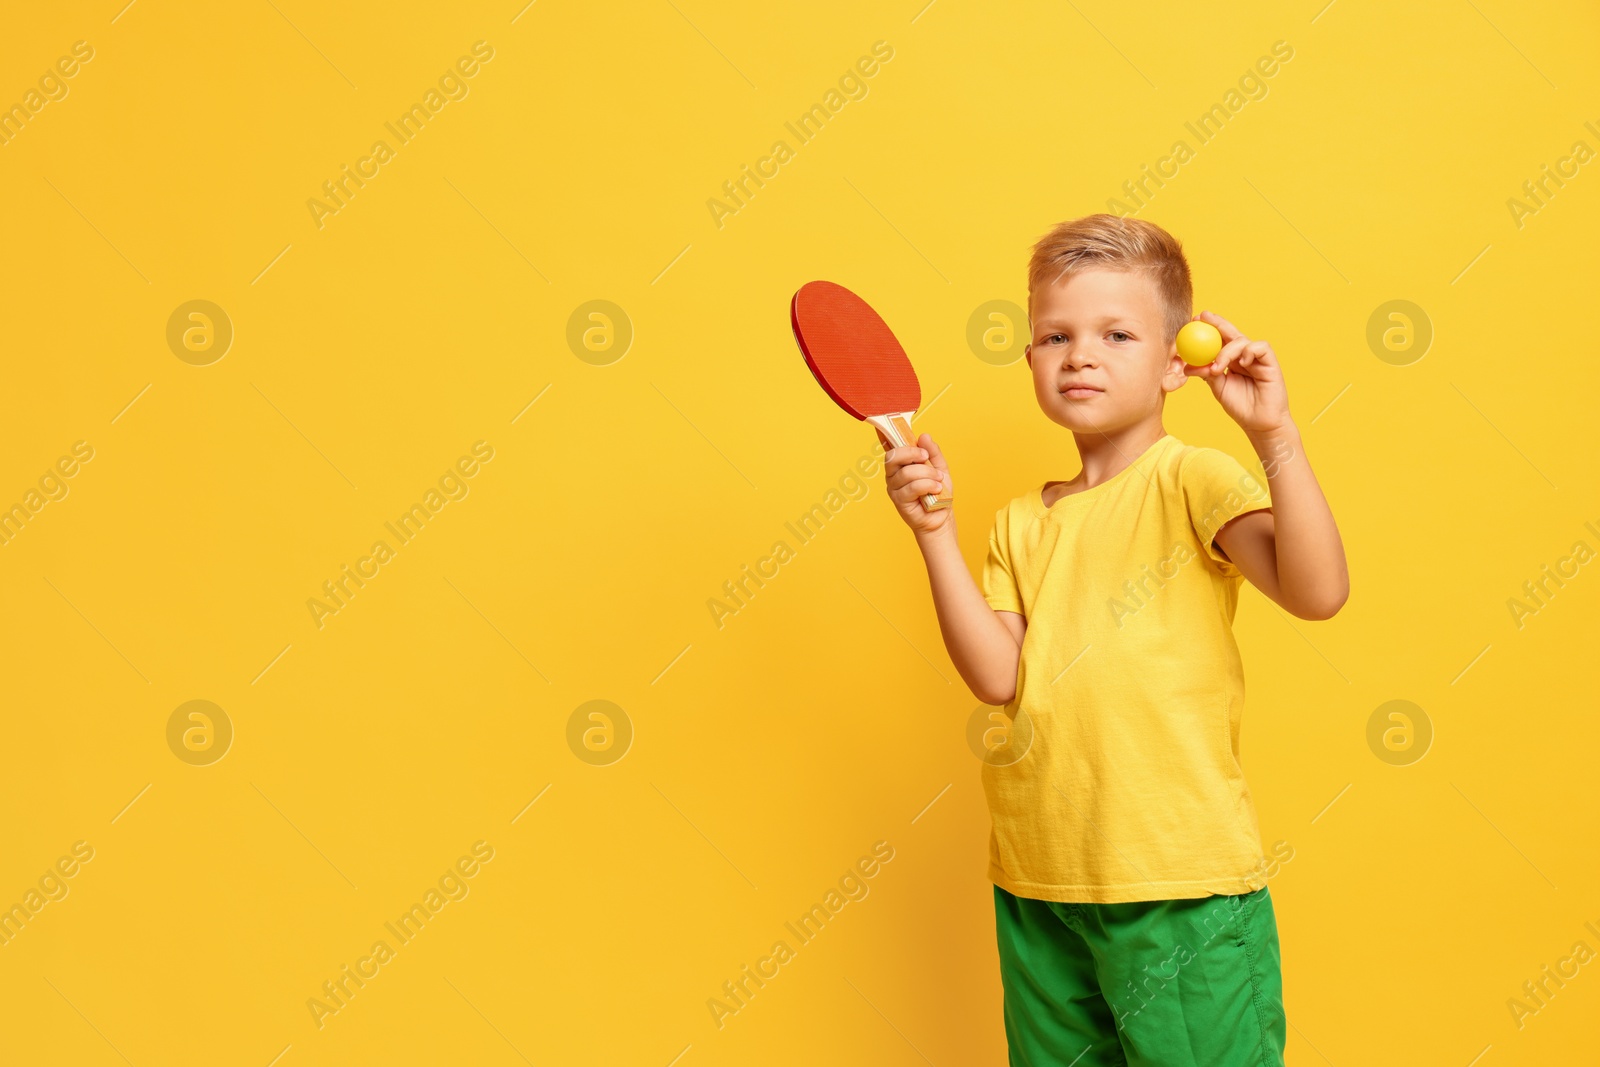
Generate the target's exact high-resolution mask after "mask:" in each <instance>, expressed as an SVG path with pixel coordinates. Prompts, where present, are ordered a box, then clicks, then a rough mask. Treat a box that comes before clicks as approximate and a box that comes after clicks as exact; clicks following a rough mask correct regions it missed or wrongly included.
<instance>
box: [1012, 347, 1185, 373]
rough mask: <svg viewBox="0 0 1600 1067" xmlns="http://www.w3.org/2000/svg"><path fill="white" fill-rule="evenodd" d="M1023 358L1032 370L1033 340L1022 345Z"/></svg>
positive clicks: (1175, 350) (1174, 349)
mask: <svg viewBox="0 0 1600 1067" xmlns="http://www.w3.org/2000/svg"><path fill="white" fill-rule="evenodd" d="M1172 351H1173V352H1177V351H1178V349H1177V348H1176V347H1174V348H1173V349H1172ZM1022 358H1023V359H1025V360H1027V361H1028V369H1029V370H1032V369H1033V342H1032V341H1029V342H1028V343H1027V344H1025V345H1023V346H1022Z"/></svg>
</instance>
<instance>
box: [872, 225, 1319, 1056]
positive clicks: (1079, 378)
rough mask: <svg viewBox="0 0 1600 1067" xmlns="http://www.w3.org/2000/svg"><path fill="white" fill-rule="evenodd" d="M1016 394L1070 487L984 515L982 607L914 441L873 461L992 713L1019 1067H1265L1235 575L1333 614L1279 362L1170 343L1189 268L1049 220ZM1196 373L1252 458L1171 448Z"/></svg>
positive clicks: (1165, 238) (930, 470)
mask: <svg viewBox="0 0 1600 1067" xmlns="http://www.w3.org/2000/svg"><path fill="white" fill-rule="evenodd" d="M1028 290H1029V296H1028V303H1029V308H1028V312H1029V318H1030V320H1031V322H1032V333H1031V337H1032V341H1031V343H1030V344H1029V345H1028V347H1027V350H1026V351H1027V360H1028V366H1029V367H1030V368H1031V369H1032V373H1033V391H1034V396H1035V398H1036V399H1037V400H1038V402H1039V407H1040V408H1041V409H1042V410H1043V411H1044V413H1045V415H1046V417H1048V418H1049V419H1050V421H1052V422H1054V423H1057V424H1058V425H1060V426H1064V427H1066V428H1067V429H1068V430H1071V431H1072V436H1073V440H1074V442H1075V443H1076V445H1077V447H1078V454H1079V457H1080V459H1081V461H1082V469H1081V471H1080V472H1079V474H1078V475H1077V477H1075V478H1073V479H1072V480H1070V481H1065V482H1046V483H1044V484H1043V485H1042V486H1040V487H1038V488H1034V489H1030V490H1029V491H1028V492H1026V493H1025V494H1023V495H1022V496H1020V497H1017V498H1016V499H1015V500H1012V501H1011V502H1010V503H1009V504H1008V505H1006V506H1005V507H1004V508H1002V509H1001V510H1000V511H999V513H998V514H997V515H996V516H995V522H994V527H993V531H992V532H991V534H990V536H989V556H988V560H987V562H986V563H985V565H984V570H983V591H982V592H981V593H980V592H979V590H978V586H977V585H976V584H975V583H974V582H973V579H972V575H971V574H970V573H969V572H968V570H967V568H966V565H965V563H964V562H963V561H962V558H961V553H960V549H959V547H958V546H957V543H956V528H955V512H954V509H953V508H947V509H943V510H937V511H926V510H924V509H923V507H922V504H921V501H920V497H921V496H922V494H924V493H936V492H938V491H939V489H940V487H941V486H950V485H952V482H951V478H950V466H949V464H948V463H947V462H946V460H945V457H944V455H943V453H942V452H940V450H939V446H938V445H936V444H935V443H934V442H933V439H932V438H931V437H929V436H928V435H927V434H923V435H922V436H921V437H920V438H919V439H918V441H917V443H916V445H914V446H909V447H904V448H896V449H893V450H891V451H890V452H889V453H888V454H887V455H886V456H885V462H884V468H885V477H886V481H887V484H888V488H889V495H890V497H891V498H892V499H893V500H894V502H895V505H896V507H897V508H898V510H899V512H900V515H901V516H902V517H903V518H904V519H905V521H906V523H907V525H909V526H910V527H911V529H912V530H913V532H914V533H915V535H916V540H917V545H918V547H919V548H920V549H921V550H922V555H923V558H924V561H925V562H926V564H927V568H928V578H929V581H930V583H931V585H932V588H933V600H934V605H935V607H936V609H937V611H938V616H939V628H940V630H941V631H942V633H943V635H944V642H945V646H946V648H948V649H949V652H950V658H951V660H953V661H954V663H955V666H956V669H957V670H959V671H960V672H961V677H962V678H963V679H964V680H965V681H966V683H967V685H968V686H969V687H970V688H971V689H972V692H973V693H974V694H975V695H976V696H977V697H978V698H979V699H980V700H982V701H983V702H984V703H986V704H996V705H1004V706H1005V712H1006V715H1007V716H1008V717H1009V719H1010V725H1009V740H1008V741H1007V743H1006V744H1004V745H1001V746H1000V747H999V748H997V749H995V750H994V751H993V752H991V753H990V758H988V759H986V760H985V763H984V766H983V771H982V774H983V784H984V793H985V795H986V797H987V798H988V802H989V810H990V814H991V816H992V819H993V824H994V829H993V832H992V833H991V835H990V838H989V877H990V879H991V880H992V881H993V882H994V886H995V888H994V899H995V930H996V936H997V939H998V942H999V955H1000V974H1001V979H1002V982H1001V984H1002V987H1003V990H1004V1005H1005V1026H1006V1040H1007V1043H1008V1045H1009V1047H1010V1062H1011V1064H1012V1065H1013V1067H1046V1065H1059V1067H1068V1065H1072V1067H1099V1065H1102V1064H1119V1065H1120V1064H1128V1065H1132V1067H1141V1065H1149V1067H1189V1065H1193V1067H1219V1065H1221V1067H1231V1065H1236V1064H1238V1065H1243V1064H1251V1065H1257V1064H1262V1065H1265V1064H1281V1063H1282V1062H1283V1059H1282V1057H1283V1046H1284V1036H1285V1021H1286V1020H1285V1017H1284V1014H1283V995H1282V979H1281V977H1280V973H1279V955H1278V933H1277V924H1276V921H1275V919H1274V915H1273V909H1272V901H1271V899H1270V897H1269V896H1268V894H1267V889H1266V871H1267V866H1268V865H1267V864H1266V863H1265V862H1264V861H1263V859H1262V856H1261V851H1260V838H1259V830H1258V829H1257V825H1256V814H1255V808H1254V806H1253V804H1252V802H1251V799H1250V791H1249V789H1248V788H1247V786H1246V785H1245V780H1244V773H1243V771H1242V770H1241V768H1240V764H1239V724H1240V717H1241V713H1242V712H1243V710H1244V672H1243V668H1242V665H1241V663H1240V659H1239V650H1238V647H1237V645H1236V644H1235V643H1234V638H1233V630H1232V623H1233V617H1234V610H1235V607H1236V605H1237V603H1238V593H1239V585H1240V583H1241V582H1242V581H1243V580H1244V579H1246V578H1248V579H1249V580H1250V582H1251V583H1252V584H1253V585H1255V586H1256V588H1257V589H1259V590H1261V592H1262V593H1263V594H1265V595H1266V596H1267V597H1269V598H1270V599H1272V600H1273V601H1275V602H1276V603H1277V604H1279V605H1281V606H1282V607H1283V609H1284V610H1285V611H1288V612H1289V613H1291V614H1293V615H1295V616H1296V617H1298V618H1302V619H1327V618H1331V617H1332V616H1333V615H1334V614H1335V613H1336V612H1337V611H1338V610H1339V608H1340V607H1341V606H1342V605H1343V604H1344V602H1345V599H1346V597H1347V596H1348V595H1349V576H1348V573H1347V570H1346V566H1345V559H1344V548H1343V545H1342V544H1341V543H1340V540H1339V533H1338V529H1337V528H1336V527H1335V525H1334V521H1333V515H1332V513H1331V512H1330V511H1329V509H1328V504H1327V501H1326V500H1325V499H1324V498H1323V495H1322V490H1321V488H1320V487H1319V486H1318V484H1317V480H1316V478H1315V476H1313V474H1312V472H1311V467H1310V464H1309V462H1308V461H1307V458H1306V454H1305V448H1304V445H1303V443H1302V441H1301V438H1300V433H1299V430H1298V428H1297V427H1296V426H1295V423H1294V421H1293V419H1292V418H1291V417H1290V415H1289V402H1288V395H1287V393H1286V392H1285V389H1284V382H1283V374H1282V371H1281V369H1280V367H1279V365H1278V358H1277V356H1276V355H1275V354H1274V353H1273V351H1272V346H1271V345H1269V344H1267V342H1265V341H1252V340H1251V339H1249V338H1248V337H1246V336H1244V335H1243V334H1242V333H1240V332H1239V330H1238V329H1237V328H1235V327H1234V326H1233V325H1232V324H1231V323H1229V322H1228V321H1226V320H1225V319H1222V318H1220V317H1219V316H1217V315H1213V314H1211V313H1210V312H1206V313H1203V314H1202V315H1200V316H1199V318H1200V319H1202V320H1203V321H1205V322H1209V323H1210V324H1211V325H1213V326H1215V327H1217V329H1218V330H1219V331H1221V333H1222V338H1223V342H1224V345H1223V348H1222V351H1221V353H1220V354H1219V355H1218V356H1217V358H1216V360H1215V362H1213V363H1211V364H1210V365H1208V366H1204V367H1191V366H1189V365H1188V364H1187V363H1185V362H1184V361H1183V360H1182V359H1181V358H1180V357H1179V356H1178V355H1177V348H1176V345H1175V343H1174V339H1175V337H1176V336H1177V332H1178V328H1179V327H1180V326H1182V325H1183V324H1184V323H1185V322H1186V321H1188V320H1189V318H1190V310H1191V306H1192V299H1193V295H1192V290H1191V287H1190V281H1189V267H1188V264H1187V262H1186V261H1185V259H1184V256H1183V250H1182V248H1181V247H1180V246H1179V244H1178V242H1177V241H1176V240H1175V239H1173V237H1172V236H1171V235H1170V234H1168V233H1167V232H1166V231H1165V230H1163V229H1161V228H1160V227H1159V226H1155V225H1152V224H1151V223H1148V222H1143V221H1140V220H1138V219H1132V218H1117V217H1115V216H1112V215H1091V216H1089V217H1087V218H1082V219H1078V220H1076V221H1073V222H1067V223H1063V224H1061V225H1059V226H1057V227H1056V228H1055V229H1054V230H1052V231H1051V232H1050V233H1048V234H1047V235H1045V237H1044V238H1043V239H1041V240H1040V241H1039V243H1038V244H1037V245H1036V246H1035V248H1034V251H1033V259H1032V262H1031V263H1030V264H1029V269H1028ZM1195 377H1197V378H1201V379H1202V380H1204V381H1205V382H1206V384H1207V385H1209V386H1210V388H1211V393H1212V395H1213V396H1214V397H1216V399H1217V401H1218V403H1220V404H1221V405H1222V409H1223V411H1225V412H1227V414H1228V415H1229V416H1230V417H1231V418H1232V419H1233V420H1234V421H1235V422H1237V423H1238V424H1239V426H1240V427H1241V428H1242V429H1243V430H1244V432H1245V436H1246V437H1247V438H1248V439H1249V441H1250V443H1251V445H1252V446H1253V447H1254V448H1255V451H1256V454H1257V455H1258V456H1260V457H1261V461H1262V464H1263V468H1264V470H1265V473H1266V475H1267V481H1268V483H1269V485H1270V488H1271V492H1270V495H1269V494H1268V492H1267V490H1266V488H1264V487H1263V486H1261V484H1260V483H1259V482H1258V481H1257V480H1256V479H1255V478H1253V477H1252V476H1251V475H1250V474H1249V473H1248V472H1247V471H1246V470H1245V468H1244V467H1243V466H1241V465H1240V464H1239V463H1238V462H1237V461H1236V460H1234V459H1233V457H1232V456H1230V455H1228V454H1227V453H1226V452H1222V451H1220V450H1218V449H1214V448H1203V447H1195V446H1192V445H1186V444H1184V443H1183V442H1181V441H1179V440H1177V439H1176V438H1175V437H1173V436H1172V435H1171V434H1169V433H1167V432H1166V431H1165V430H1164V429H1163V428H1162V422H1161V412H1162V408H1163V406H1164V404H1165V400H1166V394H1167V393H1170V392H1172V391H1174V390H1176V389H1179V388H1181V387H1182V386H1183V385H1184V384H1185V383H1186V382H1187V381H1188V380H1189V379H1190V378H1195Z"/></svg>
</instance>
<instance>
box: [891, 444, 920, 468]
mask: <svg viewBox="0 0 1600 1067" xmlns="http://www.w3.org/2000/svg"><path fill="white" fill-rule="evenodd" d="M927 461H928V453H927V451H926V450H924V449H921V448H918V447H917V446H916V445H903V446H901V447H900V448H893V449H890V450H889V451H888V452H885V453H884V455H883V465H884V466H885V467H889V468H894V467H903V466H905V465H906V464H907V463H926V462H927Z"/></svg>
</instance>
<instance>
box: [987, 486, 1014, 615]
mask: <svg viewBox="0 0 1600 1067" xmlns="http://www.w3.org/2000/svg"><path fill="white" fill-rule="evenodd" d="M1010 527H1011V523H1010V508H1001V509H1000V510H999V512H997V513H996V514H995V517H994V526H993V527H991V528H990V530H989V557H988V558H987V559H986V560H984V564H983V599H984V600H985V601H987V602H988V604H989V606H990V607H991V608H993V609H994V610H996V611H1014V612H1016V613H1017V614H1018V615H1021V614H1023V610H1022V592H1021V590H1019V589H1018V588H1017V577H1016V573H1015V572H1014V571H1013V570H1012V563H1011V537H1010Z"/></svg>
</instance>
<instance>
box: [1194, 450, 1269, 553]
mask: <svg viewBox="0 0 1600 1067" xmlns="http://www.w3.org/2000/svg"><path fill="white" fill-rule="evenodd" d="M1179 480H1180V481H1181V482H1182V484H1183V498H1184V505H1185V507H1186V508H1187V509H1188V512H1189V523H1190V525H1191V526H1193V527H1194V532H1195V537H1197V538H1198V539H1199V541H1200V544H1201V545H1202V546H1204V548H1205V552H1206V555H1207V556H1208V557H1210V559H1211V561H1212V563H1213V564H1215V566H1216V568H1217V569H1218V570H1219V571H1221V572H1222V574H1223V575H1224V576H1225V577H1229V578H1232V577H1235V576H1237V575H1239V574H1240V573H1241V572H1240V570H1239V568H1238V567H1236V566H1234V565H1233V562H1232V561H1231V560H1229V559H1228V557H1227V556H1226V555H1224V554H1223V553H1222V550H1221V549H1219V548H1217V546H1216V545H1215V544H1214V543H1213V539H1214V538H1215V537H1216V536H1217V531H1218V530H1220V529H1222V528H1223V527H1224V526H1226V525H1227V524H1228V523H1229V522H1231V521H1232V520H1233V519H1236V518H1238V517H1239V516H1240V515H1244V514H1246V513H1248V512H1252V511H1260V510H1262V509H1263V508H1270V507H1272V494H1271V493H1270V491H1269V490H1268V488H1267V484H1266V483H1265V482H1264V481H1262V480H1261V479H1260V478H1258V477H1256V475H1255V474H1253V473H1252V472H1250V471H1248V470H1246V469H1245V467H1244V465H1243V464H1241V463H1240V462H1239V461H1238V460H1236V459H1234V458H1233V457H1232V456H1231V455H1229V454H1228V453H1226V452H1224V451H1222V450H1221V449H1219V448H1196V449H1194V450H1193V451H1192V452H1190V453H1189V454H1188V455H1187V456H1185V457H1184V460H1183V464H1182V466H1181V467H1180V468H1179Z"/></svg>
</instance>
